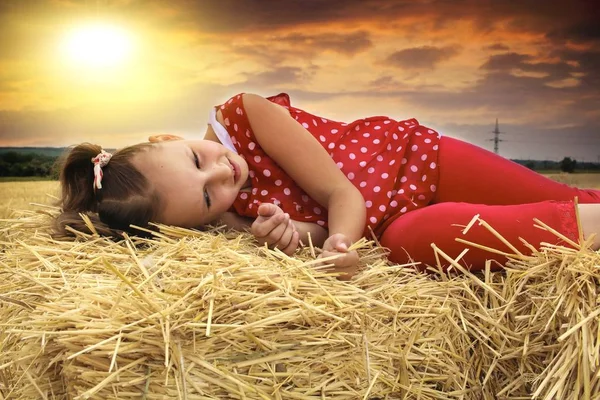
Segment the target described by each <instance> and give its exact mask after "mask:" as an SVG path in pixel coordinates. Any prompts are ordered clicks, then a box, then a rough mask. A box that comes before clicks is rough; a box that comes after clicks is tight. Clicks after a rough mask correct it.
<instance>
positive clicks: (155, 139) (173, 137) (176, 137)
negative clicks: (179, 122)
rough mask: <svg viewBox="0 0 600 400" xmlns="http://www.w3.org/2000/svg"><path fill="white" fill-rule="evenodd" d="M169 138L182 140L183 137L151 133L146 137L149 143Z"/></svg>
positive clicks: (164, 140)
mask: <svg viewBox="0 0 600 400" xmlns="http://www.w3.org/2000/svg"><path fill="white" fill-rule="evenodd" d="M169 140H183V138H182V137H179V136H176V135H153V136H150V137H148V141H149V142H150V143H158V142H166V141H169Z"/></svg>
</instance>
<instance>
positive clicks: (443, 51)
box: [385, 46, 460, 70]
mask: <svg viewBox="0 0 600 400" xmlns="http://www.w3.org/2000/svg"><path fill="white" fill-rule="evenodd" d="M459 51H460V50H459V48H458V47H441V48H440V47H434V46H423V47H414V48H411V49H403V50H400V51H396V52H395V53H392V54H390V55H389V56H388V57H387V58H386V60H385V62H386V63H387V64H388V65H392V66H395V67H400V68H403V69H420V70H423V69H434V68H435V67H436V66H437V64H439V63H440V62H442V61H445V60H448V59H450V58H452V57H454V56H455V55H457V54H458V53H459Z"/></svg>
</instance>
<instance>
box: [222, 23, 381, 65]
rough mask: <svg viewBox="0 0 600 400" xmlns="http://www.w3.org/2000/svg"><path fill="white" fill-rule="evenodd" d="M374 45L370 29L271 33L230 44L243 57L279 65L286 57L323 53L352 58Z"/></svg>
mask: <svg viewBox="0 0 600 400" xmlns="http://www.w3.org/2000/svg"><path fill="white" fill-rule="evenodd" d="M371 47H373V42H372V41H371V39H370V35H369V33H368V32H364V31H360V32H351V33H328V34H307V33H288V34H271V35H264V36H259V37H255V38H253V40H252V41H251V42H244V43H241V44H233V45H231V50H232V54H233V56H234V57H236V58H237V57H240V56H243V57H244V58H245V59H246V60H247V59H252V60H257V61H259V62H261V63H262V64H264V65H273V64H275V65H278V64H280V63H284V62H285V61H287V60H302V61H306V60H309V59H312V58H313V57H315V56H317V55H319V54H323V53H327V52H329V53H334V54H341V55H343V56H347V57H352V56H355V55H356V54H358V53H361V52H364V51H366V50H368V49H369V48H371Z"/></svg>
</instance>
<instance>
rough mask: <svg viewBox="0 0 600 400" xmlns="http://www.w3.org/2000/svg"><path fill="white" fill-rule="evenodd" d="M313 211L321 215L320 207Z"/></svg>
mask: <svg viewBox="0 0 600 400" xmlns="http://www.w3.org/2000/svg"><path fill="white" fill-rule="evenodd" d="M313 211H314V213H315V214H317V215H321V209H320V208H319V207H315V208H313Z"/></svg>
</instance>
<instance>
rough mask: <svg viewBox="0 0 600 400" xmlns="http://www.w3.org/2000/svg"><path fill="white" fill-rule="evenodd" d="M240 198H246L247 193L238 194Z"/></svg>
mask: <svg viewBox="0 0 600 400" xmlns="http://www.w3.org/2000/svg"><path fill="white" fill-rule="evenodd" d="M240 198H241V199H243V200H246V199H247V198H248V193H242V194H240Z"/></svg>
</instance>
